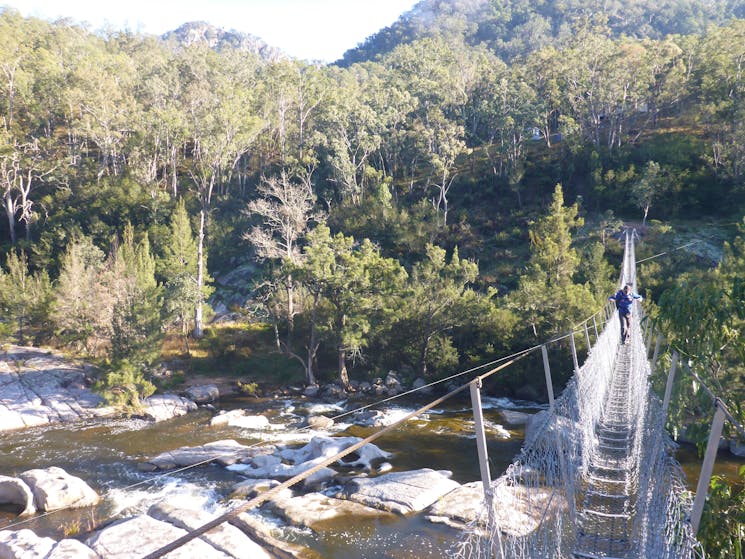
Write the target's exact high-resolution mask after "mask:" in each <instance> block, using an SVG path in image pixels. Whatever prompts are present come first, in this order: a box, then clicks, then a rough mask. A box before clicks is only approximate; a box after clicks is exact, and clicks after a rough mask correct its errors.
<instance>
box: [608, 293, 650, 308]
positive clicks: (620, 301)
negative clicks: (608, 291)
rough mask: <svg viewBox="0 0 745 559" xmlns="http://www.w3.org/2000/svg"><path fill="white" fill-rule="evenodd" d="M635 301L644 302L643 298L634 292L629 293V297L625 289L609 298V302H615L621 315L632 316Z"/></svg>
mask: <svg viewBox="0 0 745 559" xmlns="http://www.w3.org/2000/svg"><path fill="white" fill-rule="evenodd" d="M635 299H638V300H642V299H643V297H642V296H641V295H637V294H636V293H633V292H629V294H628V295H627V294H626V293H625V292H624V290H623V289H619V290H618V291H617V292H616V294H615V295H613V296H612V297H608V300H609V301H615V303H616V308H617V309H618V312H619V313H620V314H630V313H631V305H632V304H633V303H634V300H635Z"/></svg>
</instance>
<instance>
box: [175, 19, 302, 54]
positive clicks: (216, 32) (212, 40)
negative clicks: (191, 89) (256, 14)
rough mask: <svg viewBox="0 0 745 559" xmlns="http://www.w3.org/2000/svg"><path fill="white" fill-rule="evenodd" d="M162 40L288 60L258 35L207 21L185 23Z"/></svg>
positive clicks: (280, 51)
mask: <svg viewBox="0 0 745 559" xmlns="http://www.w3.org/2000/svg"><path fill="white" fill-rule="evenodd" d="M160 38H161V39H162V40H163V41H165V42H174V43H176V44H179V45H184V46H189V45H193V44H198V43H204V44H206V45H207V46H208V47H210V48H212V49H215V50H222V49H225V48H231V49H237V50H240V51H245V52H252V53H254V54H257V55H259V56H260V57H261V58H262V59H264V60H278V59H282V58H287V55H286V54H285V53H284V52H282V50H280V49H279V48H277V47H273V46H270V45H268V44H267V43H266V42H265V41H264V40H263V39H261V38H260V37H257V36H256V35H251V34H250V33H241V32H240V31H235V30H230V31H226V30H225V29H221V28H219V27H215V26H214V25H211V24H209V23H207V22H205V21H191V22H189V23H185V24H183V25H182V26H181V27H179V28H178V29H175V30H173V31H169V32H168V33H164V34H163V35H161V37H160Z"/></svg>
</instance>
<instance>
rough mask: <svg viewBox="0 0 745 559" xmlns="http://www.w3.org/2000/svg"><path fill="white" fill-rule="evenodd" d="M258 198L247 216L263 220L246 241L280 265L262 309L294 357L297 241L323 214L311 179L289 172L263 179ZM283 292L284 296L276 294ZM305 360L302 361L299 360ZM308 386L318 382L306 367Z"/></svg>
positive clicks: (259, 255)
mask: <svg viewBox="0 0 745 559" xmlns="http://www.w3.org/2000/svg"><path fill="white" fill-rule="evenodd" d="M257 190H258V193H259V195H260V197H259V198H257V199H256V200H253V201H251V202H249V204H248V207H247V209H246V213H247V215H248V216H249V217H258V218H259V219H260V220H261V223H260V224H259V225H255V226H254V227H253V228H252V229H251V230H250V231H249V232H247V233H245V234H244V235H243V238H244V239H246V240H247V241H249V242H250V243H251V244H252V245H253V246H254V249H255V251H256V257H257V258H258V259H259V260H260V261H263V260H270V261H274V262H275V263H277V264H279V265H278V266H277V268H276V270H275V274H274V277H273V278H271V279H270V280H269V285H268V286H266V287H267V288H266V289H264V290H263V291H264V294H263V298H262V299H263V300H262V304H261V307H262V309H263V310H264V311H265V312H267V313H268V315H269V316H270V317H271V319H272V320H273V321H274V323H275V333H276V337H277V344H278V346H279V347H280V348H282V350H283V351H284V352H285V353H286V354H287V355H293V354H294V351H295V350H294V348H293V343H292V336H293V332H294V321H295V315H296V314H297V310H296V305H295V298H296V295H295V289H296V280H295V278H294V277H293V274H292V270H293V269H294V268H295V267H297V266H298V265H299V264H300V259H301V251H300V249H299V246H298V241H299V240H300V239H302V238H303V236H304V235H305V233H306V231H307V229H308V226H309V224H310V222H311V221H313V220H317V219H319V217H320V214H318V213H316V212H314V206H315V195H314V193H313V189H312V186H311V184H310V180H309V178H306V179H305V180H301V181H293V180H291V179H290V177H289V176H288V174H287V172H286V171H283V172H282V173H281V174H280V176H279V177H270V178H264V179H263V180H262V181H261V184H260V185H259V187H258V188H257ZM278 289H284V291H285V297H284V298H283V297H279V296H278V294H277V293H276V291H277V290H278ZM281 323H284V324H285V325H286V327H287V333H286V336H285V338H284V339H281V338H280V335H279V325H280V324H281ZM300 360H301V361H304V360H303V359H300ZM306 376H307V379H306V380H307V381H308V383H309V384H314V383H315V378H314V377H313V374H312V370H309V369H307V368H306Z"/></svg>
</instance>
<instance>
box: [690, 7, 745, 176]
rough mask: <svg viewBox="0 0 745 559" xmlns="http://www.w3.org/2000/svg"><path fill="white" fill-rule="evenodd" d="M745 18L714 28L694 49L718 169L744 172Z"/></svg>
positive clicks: (698, 84) (695, 70)
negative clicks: (744, 70)
mask: <svg viewBox="0 0 745 559" xmlns="http://www.w3.org/2000/svg"><path fill="white" fill-rule="evenodd" d="M743 44H745V21H743V20H733V21H732V22H731V23H730V24H729V25H727V26H725V27H721V28H713V29H712V30H711V31H710V32H709V33H708V34H707V35H706V36H705V37H704V38H703V40H702V42H701V44H700V47H699V48H698V49H697V51H696V52H695V66H694V68H693V72H692V74H693V78H694V84H695V86H696V89H697V92H698V93H699V96H700V108H701V111H700V112H701V118H702V121H703V122H704V125H705V127H706V131H707V136H708V141H709V144H710V146H711V151H710V154H709V155H708V160H709V161H710V163H711V165H712V167H713V168H714V170H715V171H716V172H717V173H720V174H722V175H724V176H725V177H728V178H731V179H734V180H739V179H741V178H742V177H743V176H744V175H745V124H744V122H745V76H743V67H744V66H745V48H744V47H743Z"/></svg>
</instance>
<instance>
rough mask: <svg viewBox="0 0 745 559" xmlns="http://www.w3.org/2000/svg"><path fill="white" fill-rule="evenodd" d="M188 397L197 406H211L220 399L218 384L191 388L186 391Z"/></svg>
mask: <svg viewBox="0 0 745 559" xmlns="http://www.w3.org/2000/svg"><path fill="white" fill-rule="evenodd" d="M186 397H187V398H188V399H189V400H193V401H194V402H195V403H197V404H210V403H212V402H215V401H216V400H218V399H219V398H220V389H219V388H217V385H216V384H202V385H199V386H191V387H189V388H188V389H187V390H186Z"/></svg>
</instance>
